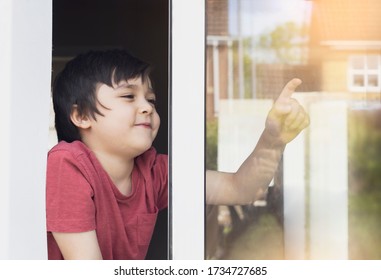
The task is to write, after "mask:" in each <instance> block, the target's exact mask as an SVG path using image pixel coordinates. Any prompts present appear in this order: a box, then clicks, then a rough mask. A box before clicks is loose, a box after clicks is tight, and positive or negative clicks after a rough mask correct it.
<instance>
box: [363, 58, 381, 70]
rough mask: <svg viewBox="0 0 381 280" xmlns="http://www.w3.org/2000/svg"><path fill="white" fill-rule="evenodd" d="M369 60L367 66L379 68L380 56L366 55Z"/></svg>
mask: <svg viewBox="0 0 381 280" xmlns="http://www.w3.org/2000/svg"><path fill="white" fill-rule="evenodd" d="M366 60H367V68H368V69H379V68H380V62H379V57H378V56H376V55H369V56H367V57H366Z"/></svg>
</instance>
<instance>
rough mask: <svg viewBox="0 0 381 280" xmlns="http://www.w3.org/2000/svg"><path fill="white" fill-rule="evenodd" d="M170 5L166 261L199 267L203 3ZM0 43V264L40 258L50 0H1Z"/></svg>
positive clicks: (43, 250) (174, 2)
mask: <svg viewBox="0 0 381 280" xmlns="http://www.w3.org/2000/svg"><path fill="white" fill-rule="evenodd" d="M170 3H171V5H170V9H171V16H172V19H171V41H170V48H171V62H170V63H171V75H170V79H171V81H170V82H171V83H170V84H171V101H170V102H171V104H170V105H171V107H170V108H171V114H170V116H171V120H172V122H171V132H172V134H171V136H170V166H171V170H170V187H171V189H172V193H171V200H170V207H171V208H170V209H171V230H170V236H171V240H170V241H171V243H170V247H171V250H170V253H171V254H170V257H171V258H172V259H178V260H182V259H183V260H190V259H195V260H201V259H204V181H205V169H204V141H205V140H204V120H205V117H204V115H205V112H204V98H205V86H204V85H205V77H204V75H205V74H204V73H205V71H204V68H205V1H204V0H192V1H188V0H172V1H171V2H170ZM31 28H32V29H33V32H30V30H31ZM0 41H1V42H2V43H1V44H0V61H1V63H0V84H1V85H2V96H3V99H2V101H3V109H2V110H0V129H1V131H2V137H0V139H1V143H0V150H1V155H2V156H1V157H0V166H1V168H0V186H1V188H0V228H1V229H2V230H1V231H0V259H46V258H47V249H46V246H47V244H46V243H47V242H46V227H45V219H44V217H45V173H46V152H47V149H48V141H49V136H48V135H49V104H50V80H51V59H52V54H51V47H52V0H41V1H38V3H36V2H35V1H29V0H18V1H13V0H2V1H0ZM34 73H35V74H34ZM18 128H20V129H18Z"/></svg>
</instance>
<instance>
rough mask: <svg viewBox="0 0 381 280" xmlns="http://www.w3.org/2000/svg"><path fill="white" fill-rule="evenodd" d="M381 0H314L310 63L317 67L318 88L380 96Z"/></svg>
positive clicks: (365, 96) (372, 96)
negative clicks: (319, 79)
mask: <svg viewBox="0 0 381 280" xmlns="http://www.w3.org/2000/svg"><path fill="white" fill-rule="evenodd" d="M380 12H381V1H379V0H366V1H356V0H318V1H317V0H313V1H312V15H311V26H310V54H309V64H310V65H316V66H318V68H319V69H320V75H321V81H320V85H321V91H324V92H339V93H340V92H342V93H343V92H344V93H350V94H351V95H350V96H351V97H352V98H355V99H358V98H359V99H379V97H380V92H381V28H380V26H381V17H380V16H379V15H380Z"/></svg>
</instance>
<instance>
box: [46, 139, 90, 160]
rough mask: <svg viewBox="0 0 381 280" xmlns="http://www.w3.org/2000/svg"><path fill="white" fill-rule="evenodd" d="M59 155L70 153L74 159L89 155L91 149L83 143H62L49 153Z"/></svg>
mask: <svg viewBox="0 0 381 280" xmlns="http://www.w3.org/2000/svg"><path fill="white" fill-rule="evenodd" d="M57 153H63V154H66V153H69V154H71V155H72V156H74V157H77V156H80V155H89V153H90V149H89V148H88V147H87V146H86V145H85V144H84V143H82V142H81V141H73V142H70V143H69V142H66V141H60V142H58V144H56V145H55V146H54V147H53V148H52V149H51V150H50V151H49V153H48V155H49V156H50V155H52V154H57Z"/></svg>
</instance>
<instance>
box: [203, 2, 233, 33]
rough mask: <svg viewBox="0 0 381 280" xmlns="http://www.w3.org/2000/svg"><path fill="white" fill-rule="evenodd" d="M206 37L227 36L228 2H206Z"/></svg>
mask: <svg viewBox="0 0 381 280" xmlns="http://www.w3.org/2000/svg"><path fill="white" fill-rule="evenodd" d="M206 25H207V35H219V36H226V35H228V0H207V2H206Z"/></svg>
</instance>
